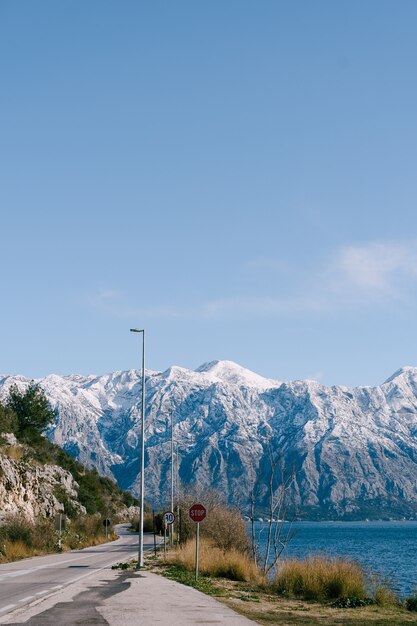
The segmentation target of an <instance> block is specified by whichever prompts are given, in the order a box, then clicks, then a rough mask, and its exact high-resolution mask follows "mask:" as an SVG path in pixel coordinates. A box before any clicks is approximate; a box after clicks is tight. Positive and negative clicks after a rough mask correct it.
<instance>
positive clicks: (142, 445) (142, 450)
mask: <svg viewBox="0 0 417 626" xmlns="http://www.w3.org/2000/svg"><path fill="white" fill-rule="evenodd" d="M130 332H131V333H142V394H141V425H140V436H141V443H140V492H139V509H140V512H139V548H138V564H137V566H136V569H140V568H141V567H143V512H144V506H143V498H144V492H145V330H144V329H141V330H138V329H137V328H131V329H130Z"/></svg>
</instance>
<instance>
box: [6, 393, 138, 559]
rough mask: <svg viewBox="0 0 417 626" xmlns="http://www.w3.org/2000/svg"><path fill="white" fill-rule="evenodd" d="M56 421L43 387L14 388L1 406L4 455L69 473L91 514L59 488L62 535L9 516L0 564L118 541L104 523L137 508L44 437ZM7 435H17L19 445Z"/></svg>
mask: <svg viewBox="0 0 417 626" xmlns="http://www.w3.org/2000/svg"><path fill="white" fill-rule="evenodd" d="M55 418H56V412H55V411H54V410H53V409H52V408H51V406H50V404H49V402H48V400H47V399H46V397H45V395H44V393H43V391H42V390H41V389H40V387H39V386H38V385H35V384H31V385H29V387H28V388H27V389H26V390H25V391H20V390H19V389H18V388H17V387H16V386H14V387H12V388H11V390H10V392H9V396H8V398H7V399H6V401H5V402H3V403H0V454H2V455H4V456H6V457H8V458H10V459H11V460H13V461H17V462H24V463H27V464H28V465H29V466H36V465H38V466H43V465H45V464H52V465H58V466H60V467H62V468H63V469H64V470H67V471H69V472H70V473H71V474H72V476H73V477H74V479H75V481H76V482H77V483H78V490H77V501H78V502H79V504H81V505H82V506H83V507H84V508H85V510H86V514H85V515H80V514H79V508H77V506H75V504H76V502H74V500H73V499H71V498H69V496H68V494H67V492H66V491H65V490H64V489H62V488H60V487H57V488H56V489H55V490H54V496H55V498H56V499H57V500H58V502H60V503H61V505H62V507H63V510H64V517H65V523H64V524H63V527H62V530H61V533H60V532H59V531H58V530H57V529H56V524H55V520H54V519H53V518H44V517H39V518H37V519H35V520H34V521H30V520H28V519H25V518H24V517H23V516H22V515H21V514H20V515H9V516H7V517H6V518H5V519H3V521H2V523H1V525H0V563H4V562H8V561H14V560H17V559H21V558H26V557H29V556H35V555H39V554H45V553H51V552H56V551H57V550H71V549H75V548H82V547H85V546H91V545H96V544H98V543H103V542H104V541H109V540H111V539H114V538H115V535H114V534H113V531H112V527H110V528H108V529H107V534H106V529H105V527H104V525H103V519H105V518H110V520H111V522H112V523H115V522H118V521H120V520H119V518H118V513H119V512H120V511H121V510H123V509H126V508H127V507H130V506H133V505H136V504H137V500H136V499H135V498H133V497H132V496H131V494H129V493H127V492H124V491H123V490H122V489H120V488H119V487H118V485H116V483H114V482H113V481H112V480H110V479H108V478H105V477H102V476H99V474H98V472H97V471H96V470H95V469H87V468H86V467H84V466H83V465H82V464H81V463H79V462H78V461H76V460H75V459H74V458H72V457H71V456H70V455H69V454H67V453H66V452H65V451H64V450H62V448H60V447H59V446H57V445H55V444H53V443H51V442H50V441H49V440H48V439H47V438H46V437H45V435H44V432H45V430H46V429H47V428H48V427H49V426H50V425H51V424H52V423H53V421H54V420H55ZM2 433H11V434H12V435H14V437H15V444H13V443H11V442H10V437H8V436H7V435H2ZM0 480H2V477H1V476H0Z"/></svg>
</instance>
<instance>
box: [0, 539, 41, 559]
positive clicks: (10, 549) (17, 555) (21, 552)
mask: <svg viewBox="0 0 417 626" xmlns="http://www.w3.org/2000/svg"><path fill="white" fill-rule="evenodd" d="M1 552H2V558H1V561H2V562H3V563H4V562H10V561H19V560H20V559H27V558H29V557H31V556H36V555H37V554H39V552H37V551H36V550H34V549H33V548H28V546H27V545H26V544H25V543H23V541H5V542H4V544H3V546H2V550H1Z"/></svg>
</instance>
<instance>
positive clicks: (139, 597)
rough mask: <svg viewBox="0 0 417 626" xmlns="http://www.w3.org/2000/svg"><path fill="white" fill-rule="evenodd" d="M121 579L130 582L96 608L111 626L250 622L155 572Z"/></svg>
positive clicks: (233, 625)
mask: <svg viewBox="0 0 417 626" xmlns="http://www.w3.org/2000/svg"><path fill="white" fill-rule="evenodd" d="M125 582H129V583H130V586H129V588H128V589H126V591H123V592H122V593H120V594H118V595H117V596H113V597H112V598H109V599H108V600H105V602H104V603H103V604H102V605H101V606H100V607H98V608H97V610H98V612H99V613H100V614H101V615H102V616H103V617H104V618H105V620H106V621H107V623H108V624H110V625H111V626H125V624H141V626H142V625H143V626H151V625H152V624H160V623H161V624H167V625H168V624H169V625H170V626H185V625H188V624H230V625H231V626H245V625H247V626H249V625H250V624H251V625H252V626H253V624H254V622H252V621H251V620H248V619H246V618H245V617H242V616H240V615H238V614H237V613H235V612H234V611H232V609H229V608H228V607H227V606H225V605H224V604H221V603H220V602H218V601H217V600H215V599H214V598H212V597H210V596H206V595H205V594H203V593H201V592H200V591H197V590H196V589H193V588H192V587H186V586H185V585H181V584H179V583H176V582H174V581H173V580H168V579H167V578H163V577H162V576H158V575H157V574H151V573H149V572H143V573H142V574H136V575H135V576H134V577H133V578H132V577H129V578H126V579H125ZM135 619H136V621H135Z"/></svg>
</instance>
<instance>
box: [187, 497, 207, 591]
mask: <svg viewBox="0 0 417 626" xmlns="http://www.w3.org/2000/svg"><path fill="white" fill-rule="evenodd" d="M188 514H189V516H190V518H191V519H192V520H193V522H195V523H196V529H195V579H196V580H197V578H198V541H199V536H200V522H202V521H203V519H204V518H205V517H206V515H207V510H206V507H205V506H203V505H202V504H193V506H192V507H190V510H189V512H188Z"/></svg>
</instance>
